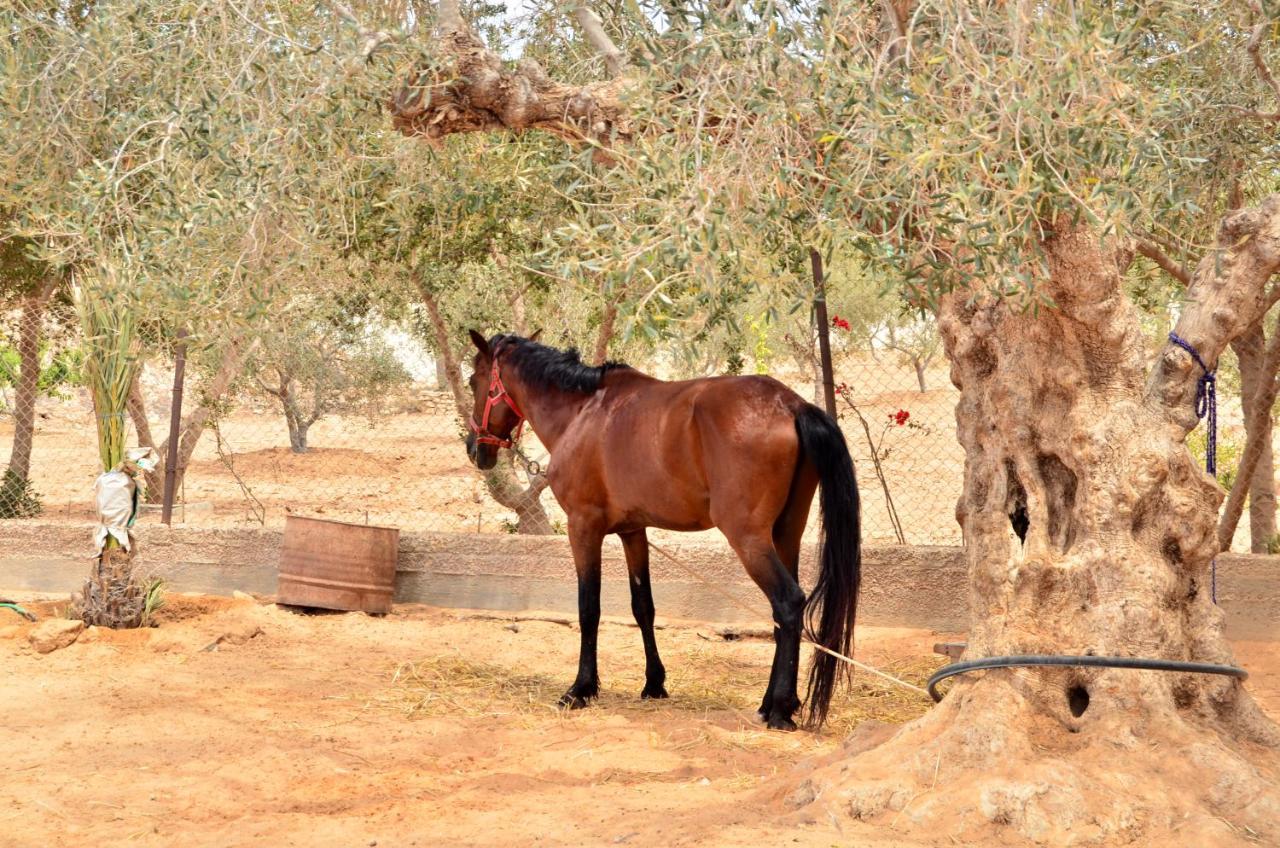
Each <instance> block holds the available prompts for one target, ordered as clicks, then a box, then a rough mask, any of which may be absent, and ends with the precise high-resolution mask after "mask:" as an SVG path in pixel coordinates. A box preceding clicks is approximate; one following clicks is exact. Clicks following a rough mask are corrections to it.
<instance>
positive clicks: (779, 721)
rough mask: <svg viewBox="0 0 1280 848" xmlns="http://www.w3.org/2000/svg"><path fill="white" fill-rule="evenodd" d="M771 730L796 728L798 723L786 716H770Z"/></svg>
mask: <svg viewBox="0 0 1280 848" xmlns="http://www.w3.org/2000/svg"><path fill="white" fill-rule="evenodd" d="M769 729H770V730H786V731H792V730H796V729H797V728H796V723H795V722H794V721H792V720H791V719H789V718H787V717H786V716H769Z"/></svg>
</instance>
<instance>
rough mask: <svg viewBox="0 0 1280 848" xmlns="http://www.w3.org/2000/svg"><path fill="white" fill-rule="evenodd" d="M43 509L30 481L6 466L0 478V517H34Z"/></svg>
mask: <svg viewBox="0 0 1280 848" xmlns="http://www.w3.org/2000/svg"><path fill="white" fill-rule="evenodd" d="M43 510H44V505H43V504H41V503H40V496H39V495H38V494H36V490H35V488H34V487H33V486H32V485H31V481H30V480H27V479H24V478H22V477H19V476H18V475H17V474H15V473H14V472H13V470H12V469H9V468H6V469H5V472H4V478H3V479H2V480H0V519H4V518H35V517H36V516H37V515H39V514H40V513H41V512H42V511H43Z"/></svg>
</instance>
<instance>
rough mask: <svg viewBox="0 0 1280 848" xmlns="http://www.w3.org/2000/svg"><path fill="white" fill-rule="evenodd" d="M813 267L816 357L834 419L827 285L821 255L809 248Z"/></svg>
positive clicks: (834, 398)
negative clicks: (816, 332) (816, 330)
mask: <svg viewBox="0 0 1280 848" xmlns="http://www.w3.org/2000/svg"><path fill="white" fill-rule="evenodd" d="M809 262H810V264H812V265H813V308H814V312H815V313H817V318H818V355H819V357H821V360H822V398H823V400H824V401H826V404H827V414H828V415H830V416H831V417H832V418H835V417H836V378H835V375H834V374H833V373H832V369H831V332H830V331H831V322H830V321H829V320H828V319H827V283H826V280H825V278H824V277H823V276H822V254H821V253H819V252H818V251H817V249H816V248H813V247H811V248H809Z"/></svg>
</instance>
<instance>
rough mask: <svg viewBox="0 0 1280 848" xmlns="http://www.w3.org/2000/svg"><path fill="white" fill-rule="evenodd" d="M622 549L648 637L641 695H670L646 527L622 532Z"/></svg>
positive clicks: (633, 607) (645, 637)
mask: <svg viewBox="0 0 1280 848" xmlns="http://www.w3.org/2000/svg"><path fill="white" fill-rule="evenodd" d="M618 535H619V537H620V538H621V539H622V550H623V551H624V552H625V553H626V555H627V572H628V573H629V574H630V579H629V580H628V581H627V582H628V584H629V585H630V586H631V612H632V614H633V615H635V617H636V624H637V625H638V626H639V628H640V638H641V639H643V640H644V690H643V691H642V692H641V693H640V697H641V698H665V697H667V690H666V686H665V684H666V681H667V670H666V668H664V667H663V665H662V659H661V658H660V657H659V656H658V641H657V639H656V638H655V637H654V633H653V616H654V608H653V589H652V588H651V586H650V585H649V539H648V537H647V536H646V535H645V532H644V530H643V529H641V530H636V531H634V532H632V533H619V534H618Z"/></svg>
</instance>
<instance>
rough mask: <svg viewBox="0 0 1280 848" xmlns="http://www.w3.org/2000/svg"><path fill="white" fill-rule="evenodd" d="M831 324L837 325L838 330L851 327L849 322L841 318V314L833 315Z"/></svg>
mask: <svg viewBox="0 0 1280 848" xmlns="http://www.w3.org/2000/svg"><path fill="white" fill-rule="evenodd" d="M831 326H833V327H835V328H836V329H837V330H848V329H850V327H849V322H848V321H846V320H844V319H843V318H841V317H840V316H839V315H833V316H832V317H831Z"/></svg>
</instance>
